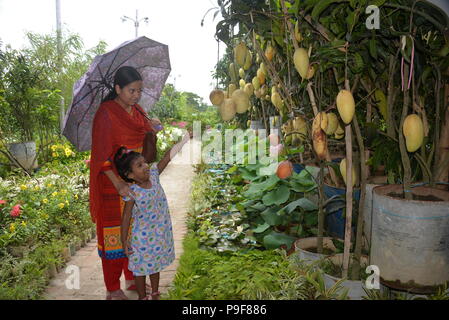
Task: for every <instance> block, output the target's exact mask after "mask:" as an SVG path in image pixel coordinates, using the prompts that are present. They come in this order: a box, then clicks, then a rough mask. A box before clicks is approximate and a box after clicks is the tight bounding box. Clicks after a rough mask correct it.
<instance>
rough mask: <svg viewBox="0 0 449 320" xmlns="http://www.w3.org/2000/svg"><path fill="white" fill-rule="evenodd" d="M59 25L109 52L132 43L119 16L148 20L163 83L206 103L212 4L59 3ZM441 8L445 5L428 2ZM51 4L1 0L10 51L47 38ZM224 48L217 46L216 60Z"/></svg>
mask: <svg viewBox="0 0 449 320" xmlns="http://www.w3.org/2000/svg"><path fill="white" fill-rule="evenodd" d="M60 1H61V7H62V10H61V16H62V21H63V24H64V26H65V27H66V28H68V29H69V30H70V31H71V32H74V33H78V34H80V35H81V37H82V38H83V40H84V43H85V46H86V48H90V47H93V46H95V45H96V44H97V43H98V41H99V40H100V39H102V40H105V41H106V42H107V43H108V45H109V46H108V49H113V48H115V47H116V46H118V45H119V44H120V43H122V42H124V41H127V40H129V39H132V38H134V35H135V29H134V24H133V22H131V21H126V22H122V21H121V19H120V17H121V16H123V15H127V16H129V17H133V18H134V17H135V14H136V9H138V10H139V17H140V18H143V17H148V18H149V23H148V25H146V24H145V23H143V22H142V23H141V25H140V28H139V35H145V36H147V37H149V38H151V39H154V40H156V41H159V42H162V43H164V44H167V45H168V46H169V50H170V60H171V65H172V72H171V75H170V77H169V79H168V82H170V83H174V84H175V86H176V88H177V89H178V90H182V91H190V92H194V93H196V94H198V95H199V96H201V97H203V98H204V99H205V100H206V101H208V97H209V92H210V91H211V90H212V89H213V83H214V82H215V81H214V80H213V79H212V76H211V71H212V70H213V68H214V66H215V64H216V62H217V42H216V40H215V38H214V34H215V26H216V24H217V22H218V21H219V20H220V18H221V16H220V15H219V16H218V17H217V19H216V20H215V21H213V12H214V11H211V12H210V13H209V14H208V15H207V17H206V19H205V25H204V27H201V25H200V24H201V19H202V18H203V16H204V14H205V13H206V11H207V10H208V9H210V8H213V7H215V6H216V0H190V1H189V0H169V1H166V0H122V1H118V0H60ZM431 1H432V2H434V3H436V4H438V5H440V6H441V7H443V8H444V9H446V10H447V11H446V12H448V14H449V0H431ZM55 3H56V0H0V38H1V39H2V40H3V42H4V43H5V44H11V45H12V47H13V48H20V47H22V46H23V45H24V44H25V43H26V42H25V38H24V33H25V31H33V32H38V33H48V32H51V31H54V30H55V29H56V10H55ZM223 52H224V44H223V43H220V55H222V53H223Z"/></svg>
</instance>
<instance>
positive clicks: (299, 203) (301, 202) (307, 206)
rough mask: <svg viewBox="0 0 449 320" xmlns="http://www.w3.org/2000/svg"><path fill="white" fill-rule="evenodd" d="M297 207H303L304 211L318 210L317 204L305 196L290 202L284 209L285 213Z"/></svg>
mask: <svg viewBox="0 0 449 320" xmlns="http://www.w3.org/2000/svg"><path fill="white" fill-rule="evenodd" d="M297 207H300V208H302V209H304V210H305V211H315V210H318V206H317V205H316V204H315V203H313V202H312V201H310V200H309V199H306V198H301V199H298V200H296V201H293V202H290V203H289V204H288V205H287V206H286V207H285V208H284V209H285V211H286V212H287V213H289V214H290V213H292V212H293V211H294V210H295V209H296V208H297Z"/></svg>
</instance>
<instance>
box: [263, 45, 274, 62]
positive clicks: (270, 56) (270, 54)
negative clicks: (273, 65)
mask: <svg viewBox="0 0 449 320" xmlns="http://www.w3.org/2000/svg"><path fill="white" fill-rule="evenodd" d="M275 53H276V51H275V49H274V48H273V47H272V46H271V45H268V46H267V48H266V49H265V57H266V58H267V60H268V61H271V60H273V57H274V54H275Z"/></svg>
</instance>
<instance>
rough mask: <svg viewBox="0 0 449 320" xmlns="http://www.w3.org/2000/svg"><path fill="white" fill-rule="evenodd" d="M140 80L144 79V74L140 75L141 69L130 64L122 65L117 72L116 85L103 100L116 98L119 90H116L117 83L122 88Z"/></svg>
mask: <svg viewBox="0 0 449 320" xmlns="http://www.w3.org/2000/svg"><path fill="white" fill-rule="evenodd" d="M139 80H142V76H141V75H140V73H139V71H137V70H136V69H135V68H133V67H130V66H123V67H120V68H119V69H118V70H117V71H116V72H115V75H114V85H113V87H112V90H111V91H110V92H109V94H108V95H107V96H106V98H104V99H103V102H105V101H109V100H114V99H115V98H116V97H117V92H116V91H115V86H116V85H118V86H119V87H120V88H121V89H123V88H124V87H125V86H127V85H128V84H130V83H132V82H134V81H139Z"/></svg>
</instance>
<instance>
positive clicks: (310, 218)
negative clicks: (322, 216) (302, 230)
mask: <svg viewBox="0 0 449 320" xmlns="http://www.w3.org/2000/svg"><path fill="white" fill-rule="evenodd" d="M304 221H305V223H306V225H307V226H308V227H312V226H317V225H318V214H317V213H316V212H311V213H308V214H306V215H305V216H304Z"/></svg>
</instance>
